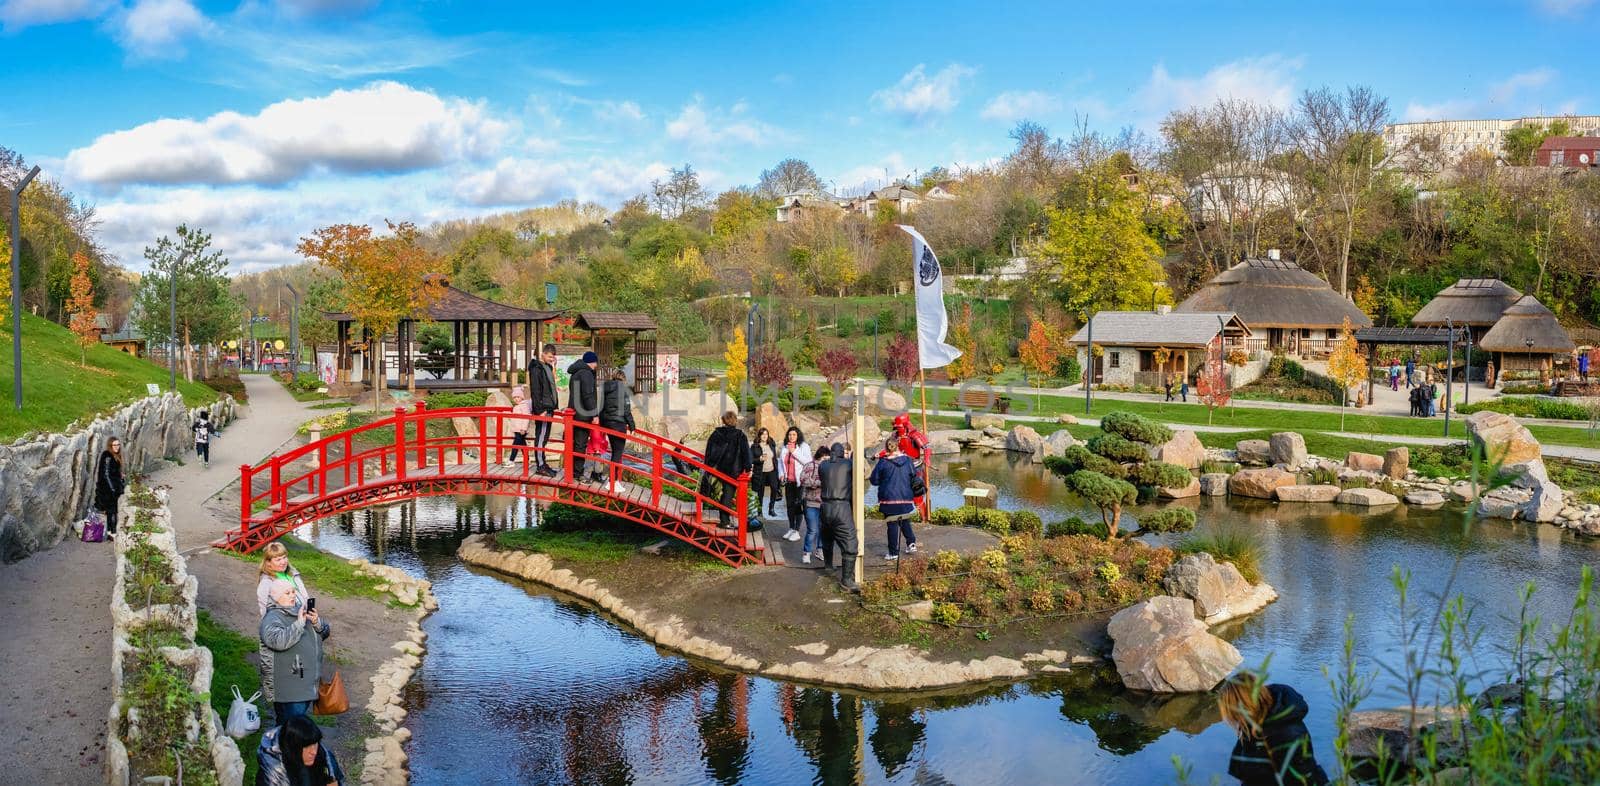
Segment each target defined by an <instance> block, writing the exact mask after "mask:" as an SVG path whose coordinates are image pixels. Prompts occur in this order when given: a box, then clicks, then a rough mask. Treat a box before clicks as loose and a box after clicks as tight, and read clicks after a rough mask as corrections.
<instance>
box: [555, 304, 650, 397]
mask: <svg viewBox="0 0 1600 786" xmlns="http://www.w3.org/2000/svg"><path fill="white" fill-rule="evenodd" d="M573 326H574V327H577V328H580V329H582V330H587V331H589V348H590V349H592V350H594V351H595V352H596V353H597V354H599V355H600V359H601V362H602V363H604V362H606V361H607V359H608V358H609V357H610V356H611V355H612V354H614V352H615V345H616V344H617V341H618V334H621V333H628V334H630V335H629V339H628V340H629V341H631V343H632V346H633V392H634V393H654V392H655V391H656V337H655V331H656V330H657V329H658V327H657V326H656V321H655V320H654V319H652V318H651V317H650V315H649V314H641V313H639V312H637V311H583V312H579V314H578V318H577V320H575V321H574V322H573ZM645 333H649V334H651V335H649V336H645V335H644V334H645Z"/></svg>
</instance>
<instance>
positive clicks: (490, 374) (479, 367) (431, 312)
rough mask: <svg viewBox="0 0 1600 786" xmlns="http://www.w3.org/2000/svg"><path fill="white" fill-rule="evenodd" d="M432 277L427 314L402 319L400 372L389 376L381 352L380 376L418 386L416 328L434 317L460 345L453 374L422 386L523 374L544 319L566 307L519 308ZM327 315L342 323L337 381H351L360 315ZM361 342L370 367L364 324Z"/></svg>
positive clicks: (451, 386) (477, 384)
mask: <svg viewBox="0 0 1600 786" xmlns="http://www.w3.org/2000/svg"><path fill="white" fill-rule="evenodd" d="M429 280H430V282H431V283H433V284H435V285H437V286H438V287H439V291H438V292H436V293H435V294H434V297H433V300H432V302H431V303H430V304H429V305H428V306H427V308H426V309H425V310H426V312H427V316H426V318H413V317H407V318H405V319H402V320H401V321H400V324H399V327H398V329H397V332H396V335H395V337H394V338H395V341H394V345H393V346H394V350H393V351H394V353H395V362H396V364H397V366H398V372H399V373H398V378H397V379H396V380H395V381H394V382H389V381H388V380H389V365H388V354H389V352H388V351H387V350H386V351H385V352H384V353H383V355H384V356H383V357H378V358H376V359H375V360H376V366H377V367H376V369H375V371H376V376H375V378H376V379H381V380H384V381H385V384H387V385H388V386H389V387H393V388H400V389H405V390H412V391H414V390H416V389H417V387H418V386H419V383H418V380H417V364H416V356H415V355H416V353H415V348H416V329H417V324H418V323H419V322H421V323H427V322H434V323H439V324H448V325H450V330H451V337H452V339H453V344H454V346H455V361H454V365H453V367H452V368H451V369H450V373H449V375H448V378H441V379H437V380H432V379H425V380H422V382H421V385H420V386H421V387H424V388H430V389H435V390H472V389H481V388H489V387H499V386H502V385H506V384H510V383H513V382H514V381H516V380H517V379H518V377H517V373H516V372H517V371H518V370H520V369H522V368H523V367H525V366H526V365H527V362H528V359H529V358H531V357H533V356H534V355H535V354H537V347H538V346H539V345H540V344H542V343H543V342H544V340H545V332H544V323H546V322H548V321H550V320H551V319H554V318H556V317H558V316H560V315H561V314H562V313H563V312H561V311H539V310H535V309H527V308H519V307H517V306H510V305H506V304H504V303H496V302H494V301H492V300H485V299H484V298H481V297H478V296H477V295H473V294H471V293H468V292H464V291H462V290H459V289H456V288H455V287H453V286H451V285H450V280H449V279H448V278H446V277H444V276H433V277H431V278H430V279H429ZM324 316H325V317H326V318H327V319H330V320H332V321H333V322H335V323H336V324H337V325H338V340H337V343H338V360H337V364H336V368H337V372H338V380H337V381H338V383H340V384H348V383H349V382H351V378H350V377H351V372H352V371H353V366H354V362H355V352H354V351H353V346H352V344H353V342H352V332H353V330H352V327H353V324H354V323H355V321H356V320H355V317H353V316H351V315H349V314H343V313H326V312H324ZM361 342H362V343H363V344H365V345H366V346H367V347H369V349H368V351H367V352H365V353H364V355H363V356H364V357H365V358H366V365H367V368H368V370H371V369H372V365H373V362H374V358H373V354H372V352H371V350H370V347H371V346H372V344H371V342H372V331H371V330H370V329H368V328H366V327H365V326H363V327H362V330H361Z"/></svg>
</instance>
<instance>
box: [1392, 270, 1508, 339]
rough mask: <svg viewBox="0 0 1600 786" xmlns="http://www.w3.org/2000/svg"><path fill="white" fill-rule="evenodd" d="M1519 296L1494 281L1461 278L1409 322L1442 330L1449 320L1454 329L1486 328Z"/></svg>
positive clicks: (1502, 282)
mask: <svg viewBox="0 0 1600 786" xmlns="http://www.w3.org/2000/svg"><path fill="white" fill-rule="evenodd" d="M1520 297H1522V293H1521V292H1518V291H1517V290H1515V289H1513V288H1512V287H1511V285H1510V284H1507V283H1506V282H1504V281H1501V280H1500V279H1498V278H1463V279H1461V280H1459V281H1457V282H1456V283H1454V284H1451V285H1450V286H1447V287H1445V288H1444V289H1441V290H1439V294H1437V295H1435V296H1434V298H1433V299H1432V300H1430V301H1428V303H1427V305H1424V306H1423V307H1422V308H1421V309H1420V310H1418V311H1417V315H1416V316H1414V317H1412V318H1411V324H1413V325H1417V326H1418V327H1444V325H1445V320H1446V319H1449V320H1450V321H1451V322H1453V323H1454V324H1455V325H1457V326H1462V325H1466V326H1473V327H1487V326H1489V325H1493V324H1494V323H1496V322H1499V321H1500V314H1501V313H1503V312H1504V311H1505V310H1506V309H1508V308H1510V307H1511V304H1513V303H1515V302H1517V298H1520Z"/></svg>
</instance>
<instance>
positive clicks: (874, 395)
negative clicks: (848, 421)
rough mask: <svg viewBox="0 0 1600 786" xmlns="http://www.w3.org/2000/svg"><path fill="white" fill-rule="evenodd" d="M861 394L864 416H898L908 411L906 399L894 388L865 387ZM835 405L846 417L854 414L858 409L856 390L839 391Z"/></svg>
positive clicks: (884, 386)
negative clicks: (856, 408)
mask: <svg viewBox="0 0 1600 786" xmlns="http://www.w3.org/2000/svg"><path fill="white" fill-rule="evenodd" d="M861 393H862V397H861V412H862V414H864V415H898V414H900V413H902V412H905V411H906V397H905V396H904V395H902V394H901V393H900V392H899V391H897V390H895V389H894V388H892V387H889V386H887V385H865V386H863V387H862V391H861ZM833 405H834V407H836V408H837V409H838V410H839V411H840V412H843V413H845V414H846V415H849V414H853V413H854V412H855V407H856V391H855V388H854V387H850V388H846V389H844V390H841V391H839V395H837V396H835V397H834V399H833Z"/></svg>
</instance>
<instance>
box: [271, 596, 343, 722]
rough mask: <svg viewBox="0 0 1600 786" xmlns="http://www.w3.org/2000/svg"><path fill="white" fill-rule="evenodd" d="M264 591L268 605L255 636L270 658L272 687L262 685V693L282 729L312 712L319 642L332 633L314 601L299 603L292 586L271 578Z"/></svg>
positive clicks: (318, 671) (319, 671) (318, 676)
mask: <svg viewBox="0 0 1600 786" xmlns="http://www.w3.org/2000/svg"><path fill="white" fill-rule="evenodd" d="M267 592H268V596H269V598H270V600H271V603H270V604H269V605H268V606H267V613H266V614H264V615H262V617H261V627H260V630H259V631H258V633H259V634H260V637H261V644H262V645H263V646H264V647H266V648H267V649H268V650H269V651H270V655H271V658H272V685H271V686H270V687H268V686H262V692H263V693H265V694H266V697H267V700H268V701H270V702H272V715H273V718H275V719H276V720H277V722H278V725H280V726H281V725H283V724H284V723H285V722H287V721H288V720H289V719H290V718H293V717H295V716H298V715H309V714H310V713H311V705H312V703H313V702H315V701H316V700H317V684H318V682H320V681H321V678H322V640H323V639H326V638H328V634H329V633H331V630H330V629H329V627H328V623H326V622H323V621H322V619H321V617H320V616H319V615H318V614H317V610H316V600H315V599H314V598H308V599H306V601H305V602H304V603H302V602H301V601H300V598H299V595H298V594H297V591H296V589H295V585H294V584H292V583H290V582H288V581H284V580H282V579H273V581H272V584H271V585H270V586H269V587H268V589H267Z"/></svg>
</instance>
